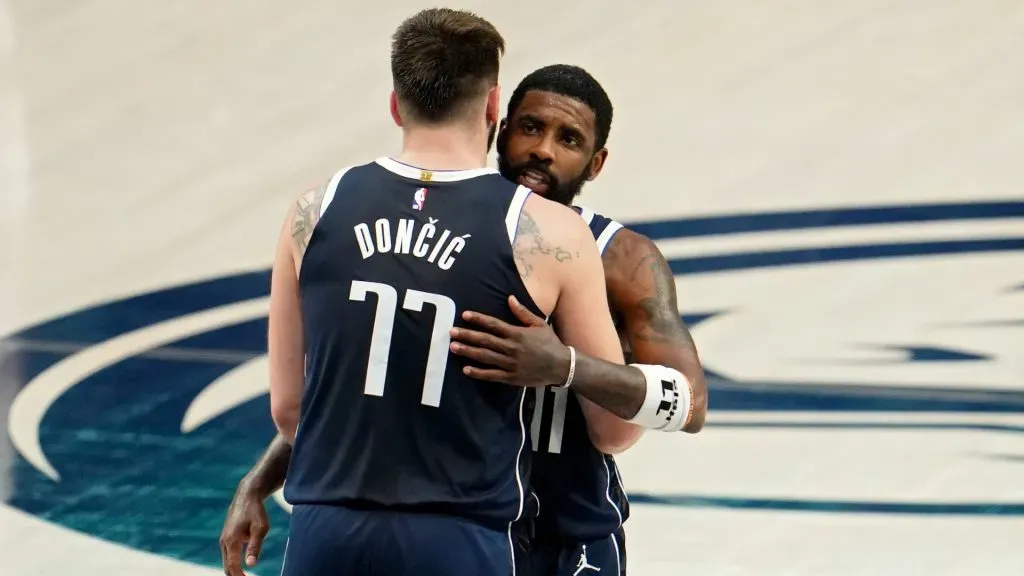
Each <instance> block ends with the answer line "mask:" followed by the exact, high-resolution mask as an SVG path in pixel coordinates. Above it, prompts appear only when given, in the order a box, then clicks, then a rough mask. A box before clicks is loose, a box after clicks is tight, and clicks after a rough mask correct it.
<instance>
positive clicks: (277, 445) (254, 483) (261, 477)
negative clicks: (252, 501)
mask: <svg viewBox="0 0 1024 576" xmlns="http://www.w3.org/2000/svg"><path fill="white" fill-rule="evenodd" d="M291 457H292V446H291V444H289V443H288V440H287V439H285V438H284V437H283V436H281V435H280V434H278V435H277V436H275V437H274V439H273V440H272V441H271V442H270V446H268V447H267V449H266V451H265V452H263V455H262V456H260V459H259V460H258V461H257V462H256V465H255V466H253V467H252V469H251V470H249V473H248V474H246V475H245V478H243V479H242V482H241V484H240V485H239V489H240V490H242V491H244V492H248V493H250V494H253V495H255V496H257V497H258V498H259V499H260V500H266V499H267V498H268V497H269V496H270V495H271V494H273V493H274V492H276V491H277V490H278V489H280V488H281V487H282V486H284V479H285V476H286V475H287V474H288V461H289V460H290V459H291Z"/></svg>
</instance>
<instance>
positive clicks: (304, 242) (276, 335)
mask: <svg viewBox="0 0 1024 576" xmlns="http://www.w3.org/2000/svg"><path fill="white" fill-rule="evenodd" d="M325 193H326V186H321V187H319V188H316V189H313V190H309V191H307V192H305V193H303V194H302V195H301V196H299V198H298V200H296V201H295V203H294V204H293V205H292V207H291V209H290V210H289V211H288V216H287V217H286V218H285V221H284V225H283V226H282V227H281V233H280V235H279V237H278V241H277V250H276V253H275V255H274V268H273V271H272V272H271V281H270V319H269V330H268V337H267V348H268V356H269V361H270V413H271V416H272V417H273V419H274V424H275V425H276V426H277V429H278V431H279V432H280V433H281V435H282V436H284V437H285V439H287V440H288V442H289V443H290V442H293V441H294V440H295V430H296V428H297V427H298V424H299V404H300V402H301V400H302V388H303V380H304V372H305V343H304V342H303V333H302V310H301V307H300V302H299V266H300V265H301V262H302V256H303V255H304V254H305V253H306V247H307V246H309V239H310V237H311V236H312V235H313V229H314V227H315V226H316V223H317V221H318V220H319V218H320V204H321V203H322V202H323V199H324V194H325Z"/></svg>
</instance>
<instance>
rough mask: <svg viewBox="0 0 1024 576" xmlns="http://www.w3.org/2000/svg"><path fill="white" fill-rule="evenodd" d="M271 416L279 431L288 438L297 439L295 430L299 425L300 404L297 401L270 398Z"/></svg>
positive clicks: (290, 439)
mask: <svg viewBox="0 0 1024 576" xmlns="http://www.w3.org/2000/svg"><path fill="white" fill-rule="evenodd" d="M270 417H271V418H272V419H273V420H274V426H276V427H277V431H278V432H280V433H281V435H282V436H284V437H285V439H286V440H288V443H289V444H290V443H292V442H294V441H295V431H296V430H297V429H298V427H299V405H298V404H297V403H295V402H284V401H282V400H280V399H278V400H276V401H275V399H274V397H273V396H271V398H270Z"/></svg>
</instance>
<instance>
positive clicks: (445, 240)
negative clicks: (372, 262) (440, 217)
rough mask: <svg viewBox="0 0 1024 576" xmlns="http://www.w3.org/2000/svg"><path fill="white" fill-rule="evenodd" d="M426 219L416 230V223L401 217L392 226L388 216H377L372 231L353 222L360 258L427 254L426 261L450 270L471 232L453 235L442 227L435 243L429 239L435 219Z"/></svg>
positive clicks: (418, 256)
mask: <svg viewBox="0 0 1024 576" xmlns="http://www.w3.org/2000/svg"><path fill="white" fill-rule="evenodd" d="M427 220H428V222H427V223H426V224H424V225H422V226H421V227H420V228H419V230H416V224H417V222H416V220H414V219H413V218H402V219H400V220H399V221H398V224H397V225H396V226H394V227H392V225H391V222H389V221H388V219H387V218H380V219H378V220H377V221H376V222H374V223H373V230H372V232H371V229H370V226H369V225H368V224H366V223H365V222H360V223H359V224H356V225H355V226H354V227H353V229H354V230H355V233H356V242H358V243H359V251H360V252H362V254H363V260H366V259H367V258H369V257H371V256H373V255H374V254H412V255H413V256H414V257H416V258H421V259H422V258H424V257H426V260H427V262H430V263H431V264H436V265H437V267H438V268H440V269H441V270H448V269H450V268H451V267H452V265H453V264H455V256H456V254H458V253H459V252H462V249H463V248H465V247H466V240H467V239H468V238H469V237H470V235H469V234H464V235H462V236H455V234H454V232H452V231H451V230H448V229H447V228H445V229H442V230H441V237H440V238H438V239H437V242H431V240H433V238H434V236H435V235H436V234H437V230H438V228H437V218H428V219H427ZM414 237H415V241H414V240H413V238H414Z"/></svg>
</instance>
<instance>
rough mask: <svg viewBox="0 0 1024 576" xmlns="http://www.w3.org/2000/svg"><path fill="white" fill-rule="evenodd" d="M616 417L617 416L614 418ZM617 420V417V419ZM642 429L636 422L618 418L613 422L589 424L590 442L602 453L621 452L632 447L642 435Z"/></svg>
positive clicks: (613, 453)
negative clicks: (608, 423) (632, 422)
mask: <svg viewBox="0 0 1024 576" xmlns="http://www.w3.org/2000/svg"><path fill="white" fill-rule="evenodd" d="M616 419H617V418H616ZM617 420H618V419H617ZM643 433H644V429H643V428H641V427H640V426H637V425H636V424H630V423H629V422H626V421H624V420H619V421H618V422H615V423H614V424H611V423H610V425H604V426H590V427H589V428H588V435H589V436H590V443H591V444H593V445H594V448H596V449H597V450H598V452H601V453H603V454H612V455H615V454H621V453H623V452H625V451H626V450H629V449H630V448H632V447H633V445H634V444H636V443H637V441H638V440H640V437H641V436H643Z"/></svg>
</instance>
